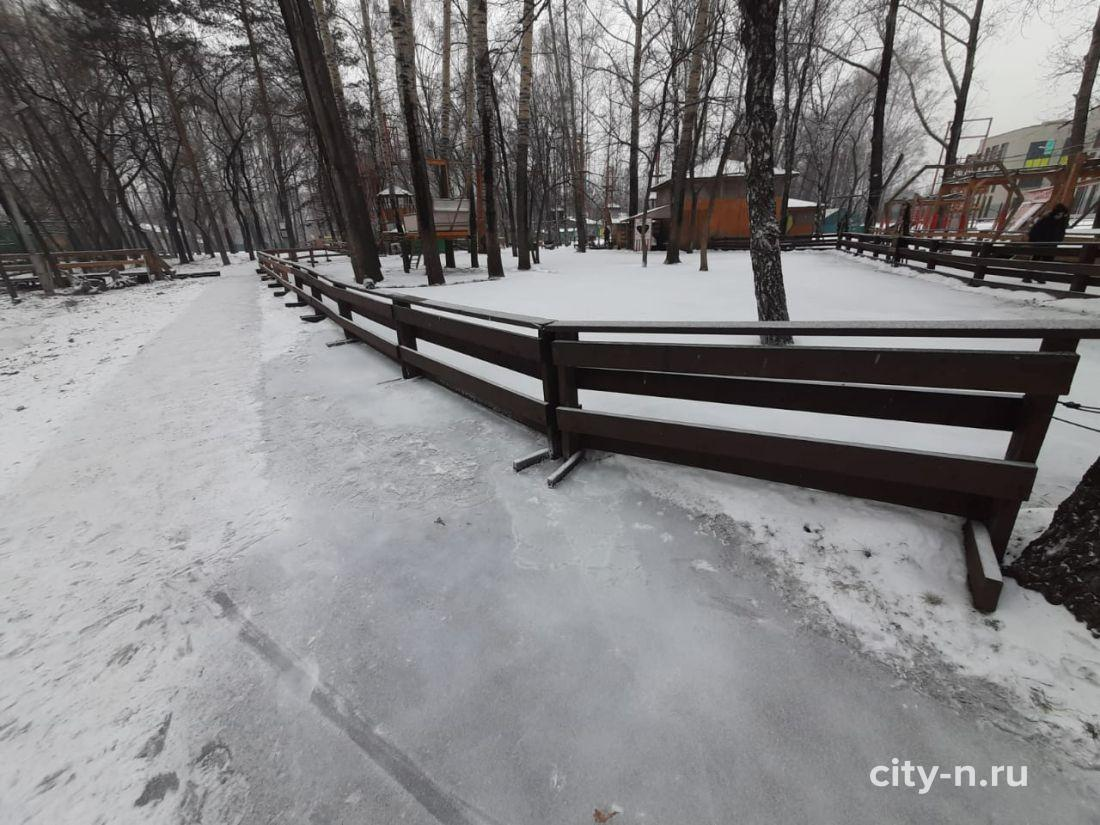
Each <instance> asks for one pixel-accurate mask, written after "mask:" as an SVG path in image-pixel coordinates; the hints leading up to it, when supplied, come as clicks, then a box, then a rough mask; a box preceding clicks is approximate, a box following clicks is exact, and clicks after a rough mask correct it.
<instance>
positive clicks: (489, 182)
mask: <svg viewBox="0 0 1100 825" xmlns="http://www.w3.org/2000/svg"><path fill="white" fill-rule="evenodd" d="M472 3H473V6H474V8H473V12H474V15H473V22H474V38H475V43H476V48H475V51H474V60H475V63H476V80H477V112H478V118H479V121H480V124H481V168H482V180H483V181H484V184H485V194H484V196H483V198H482V200H483V201H484V204H485V205H484V209H485V258H486V268H487V270H488V273H489V277H490V278H503V277H504V264H503V263H502V262H501V259H500V242H499V241H498V240H497V206H496V198H495V197H494V193H495V192H496V186H495V183H496V159H495V156H494V155H495V152H494V149H493V98H492V94H493V92H492V88H491V86H492V82H493V64H492V62H491V61H490V60H489V26H488V14H487V12H486V0H472Z"/></svg>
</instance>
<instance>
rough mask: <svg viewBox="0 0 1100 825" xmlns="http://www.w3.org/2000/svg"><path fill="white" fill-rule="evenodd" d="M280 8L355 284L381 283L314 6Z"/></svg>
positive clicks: (305, 0) (294, 1)
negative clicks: (335, 202) (337, 209)
mask: <svg viewBox="0 0 1100 825" xmlns="http://www.w3.org/2000/svg"><path fill="white" fill-rule="evenodd" d="M279 7H280V10H281V11H282V15H283V22H284V24H285V25H286V30H287V34H288V35H289V36H290V43H291V46H292V47H293V51H294V58H295V61H296V63H297V65H298V73H299V75H300V76H301V78H302V84H303V86H304V87H305V91H306V100H307V102H308V104H309V110H310V123H311V125H312V126H313V130H314V132H315V133H316V135H317V142H318V146H319V147H320V149H321V151H322V153H323V154H324V156H325V158H326V159H327V161H328V163H329V165H330V167H331V169H332V173H333V174H332V177H333V186H334V188H335V189H336V197H337V199H338V200H339V201H340V207H341V210H342V212H343V214H344V218H345V219H346V220H347V239H348V249H349V252H350V253H351V261H352V268H353V270H354V272H355V280H356V281H358V282H359V283H362V282H363V281H365V280H367V279H370V280H372V281H380V280H382V268H381V266H380V265H379V262H378V248H377V246H376V245H375V241H374V232H373V230H372V229H371V224H370V210H369V208H368V206H367V201H366V198H365V197H364V195H363V187H362V186H360V185H359V175H358V169H357V167H356V163H355V152H354V150H353V149H352V145H351V138H350V137H349V136H348V134H347V132H346V131H345V130H344V128H343V124H342V123H341V122H340V116H339V113H338V112H337V110H336V99H335V93H334V92H333V88H332V79H331V78H330V77H329V74H328V70H327V68H326V66H325V62H324V52H323V50H322V48H321V38H320V34H319V33H318V31H317V22H316V20H314V17H313V7H312V5H311V4H310V2H309V0H279Z"/></svg>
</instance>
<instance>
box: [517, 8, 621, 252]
mask: <svg viewBox="0 0 1100 825" xmlns="http://www.w3.org/2000/svg"><path fill="white" fill-rule="evenodd" d="M534 30H535V0H523V34H522V36H521V38H520V45H519V101H518V103H517V108H516V234H517V237H516V248H517V251H518V252H519V262H518V268H519V269H522V270H526V269H530V268H531V208H530V204H529V203H528V194H527V191H528V180H527V155H528V151H529V148H530V145H531V58H532V55H533V54H534V45H535V36H534V35H535V31H534ZM637 187H638V184H637V182H635V184H634V188H635V190H637ZM635 197H637V191H635Z"/></svg>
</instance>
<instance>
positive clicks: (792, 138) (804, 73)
mask: <svg viewBox="0 0 1100 825" xmlns="http://www.w3.org/2000/svg"><path fill="white" fill-rule="evenodd" d="M979 2H980V0H979ZM820 5H821V0H813V5H812V6H811V7H810V24H809V31H808V32H807V37H806V40H807V43H806V53H805V55H803V57H802V66H801V67H800V69H799V73H798V86H797V87H796V89H795V96H794V107H793V108H792V109H791V112H790V115H789V116H788V119H787V129H786V132H785V133H784V136H783V195H782V199H781V201H780V203H779V232H780V233H781V234H783V235H786V234H787V222H788V217H787V216H788V215H789V214H790V202H791V181H792V179H793V178H794V162H795V150H796V147H797V145H798V125H799V123H800V122H801V121H802V104H803V102H804V101H805V99H806V83H807V80H808V78H809V73H810V64H811V63H812V62H813V56H814V43H815V39H816V37H817V13H818V9H819V7H820ZM785 48H787V49H789V48H790V45H789V44H788V45H787V46H786V47H785Z"/></svg>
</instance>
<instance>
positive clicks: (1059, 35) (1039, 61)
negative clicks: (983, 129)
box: [967, 0, 1097, 148]
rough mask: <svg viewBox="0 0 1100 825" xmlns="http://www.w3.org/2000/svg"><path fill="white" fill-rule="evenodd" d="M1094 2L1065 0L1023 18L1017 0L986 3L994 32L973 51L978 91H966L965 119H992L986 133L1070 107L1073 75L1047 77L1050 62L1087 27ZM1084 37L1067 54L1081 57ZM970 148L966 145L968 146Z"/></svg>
mask: <svg viewBox="0 0 1100 825" xmlns="http://www.w3.org/2000/svg"><path fill="white" fill-rule="evenodd" d="M1096 2H1097V0H1088V2H1072V3H1071V2H1066V3H1065V6H1066V7H1070V8H1072V7H1076V8H1075V9H1074V10H1073V11H1071V12H1067V13H1063V14H1061V15H1057V16H1056V15H1053V14H1050V13H1047V14H1044V15H1042V16H1039V15H1031V16H1026V15H1025V14H1024V13H1023V12H1022V10H1021V7H1022V6H1023V4H1022V3H1020V2H1013V0H997V2H992V3H988V4H987V12H986V13H987V14H989V15H991V16H990V17H987V18H986V19H989V20H992V21H994V22H995V23H996V26H997V31H996V33H995V34H994V35H993V36H992V37H991V38H990V39H989V40H987V41H986V42H985V43H983V44H982V45H981V47H980V49H979V51H978V62H977V66H976V70H975V80H976V82H977V89H976V90H975V91H972V92H971V96H970V106H969V107H968V109H969V111H968V112H967V114H968V115H969V116H970V117H992V118H993V124H992V127H991V131H990V134H998V133H1000V132H1007V131H1009V130H1010V129H1016V128H1019V127H1020V126H1027V125H1029V124H1032V123H1038V122H1039V121H1042V120H1050V119H1053V118H1058V117H1068V116H1069V115H1070V114H1071V113H1072V111H1073V93H1074V92H1075V91H1076V81H1075V79H1073V78H1068V77H1063V78H1058V79H1054V78H1052V76H1051V75H1052V63H1053V62H1054V61H1055V60H1056V59H1057V55H1058V54H1066V53H1067V50H1066V48H1065V45H1064V44H1065V43H1066V42H1067V41H1068V40H1069V39H1070V38H1071V37H1072V36H1073V34H1074V33H1075V32H1086V33H1087V32H1088V31H1090V30H1091V27H1092V23H1093V21H1094V19H1095V18H1094V15H1095V14H1096ZM1087 48H1088V40H1087V37H1086V38H1085V39H1083V40H1080V39H1079V41H1078V42H1077V43H1074V44H1072V47H1071V48H1070V49H1069V51H1068V53H1069V54H1071V55H1073V56H1074V57H1077V52H1078V51H1080V52H1081V55H1082V56H1083V54H1084V51H1085V50H1086V49H1087ZM968 148H969V147H968Z"/></svg>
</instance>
